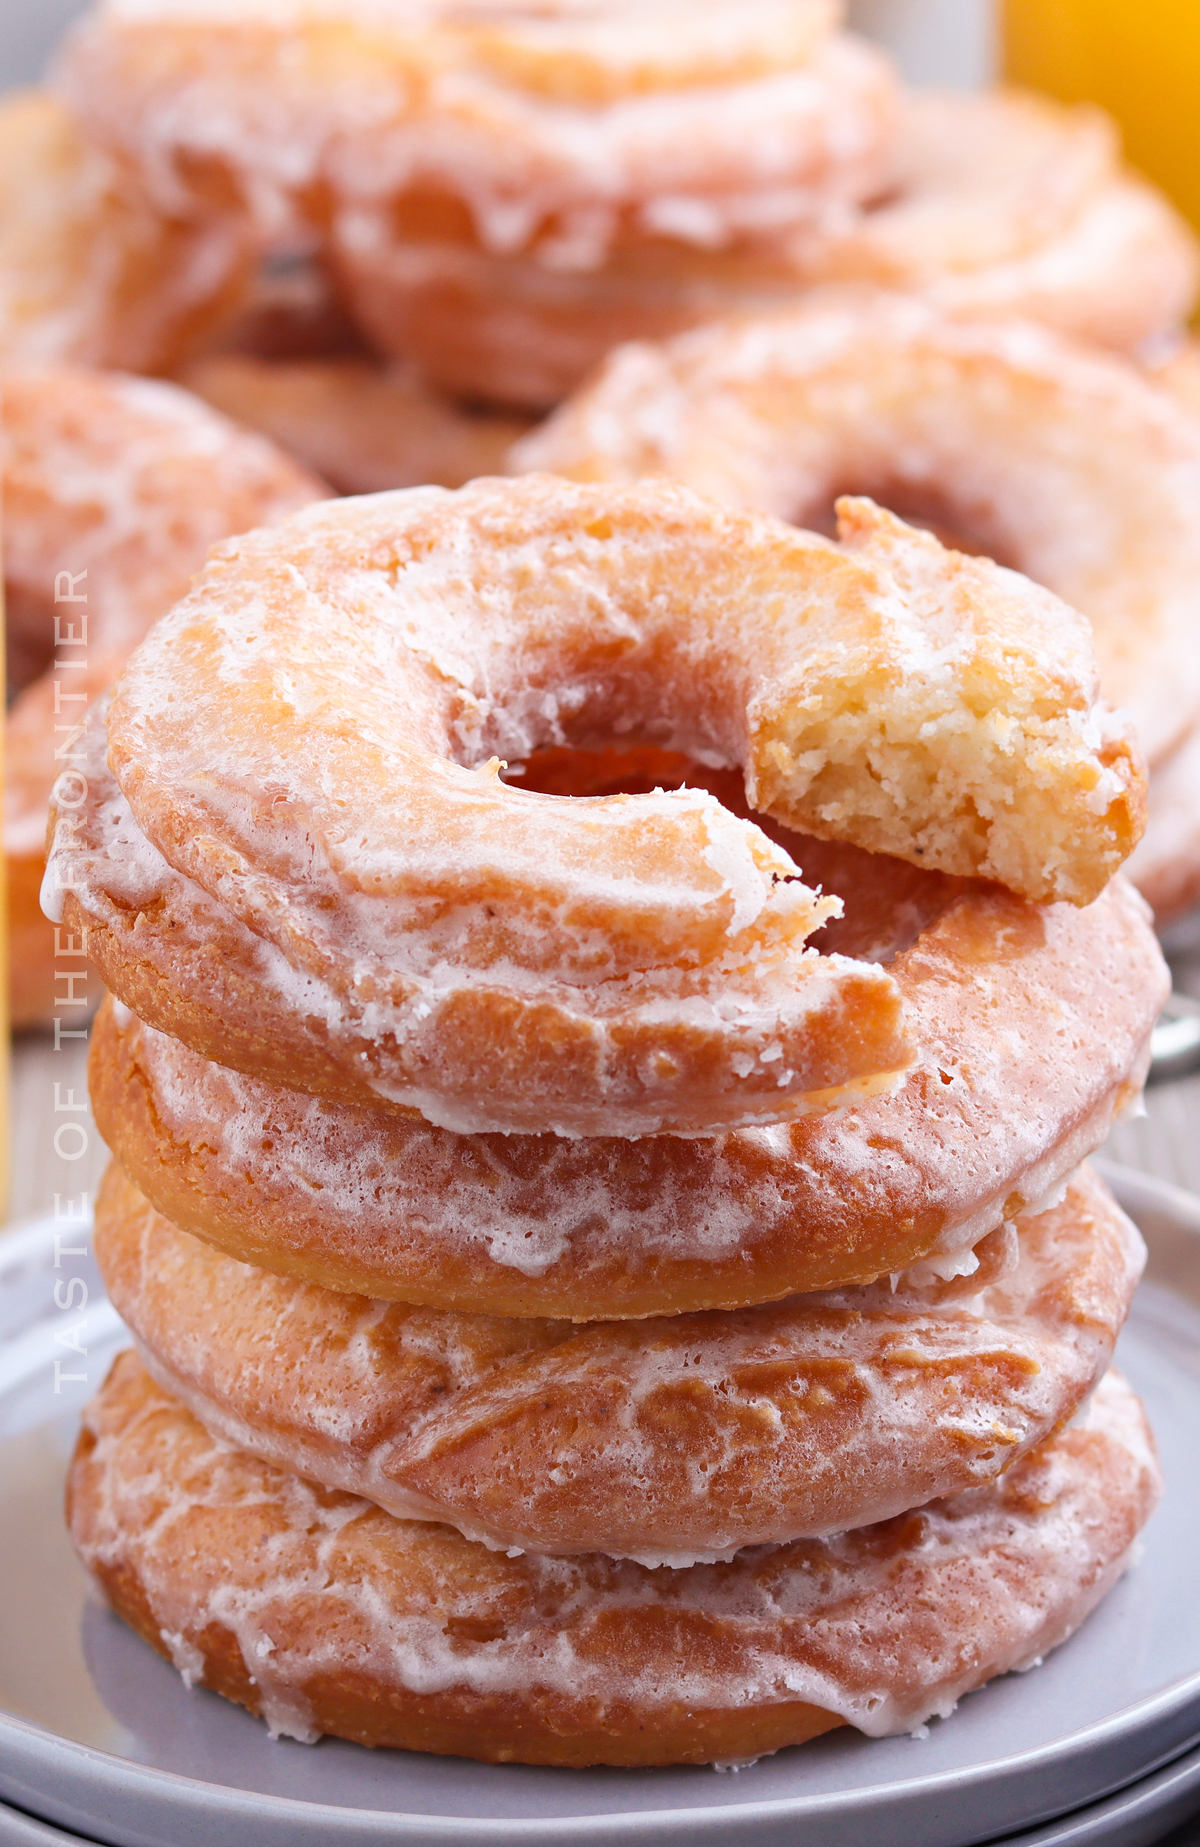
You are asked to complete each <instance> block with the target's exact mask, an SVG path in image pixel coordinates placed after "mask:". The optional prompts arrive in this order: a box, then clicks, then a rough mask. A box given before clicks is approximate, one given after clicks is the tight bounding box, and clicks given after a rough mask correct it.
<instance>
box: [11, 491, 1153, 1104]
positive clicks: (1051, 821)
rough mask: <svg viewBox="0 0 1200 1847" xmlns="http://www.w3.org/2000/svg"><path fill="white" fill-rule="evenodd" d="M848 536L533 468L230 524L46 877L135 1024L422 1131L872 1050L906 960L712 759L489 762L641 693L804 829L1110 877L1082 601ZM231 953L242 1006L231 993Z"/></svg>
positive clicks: (140, 667) (831, 1081)
mask: <svg viewBox="0 0 1200 1847" xmlns="http://www.w3.org/2000/svg"><path fill="white" fill-rule="evenodd" d="M843 529H844V541H843V543H842V545H840V546H838V545H834V544H831V543H830V542H829V541H827V540H823V539H819V538H817V537H815V536H813V535H811V534H799V533H795V532H793V531H791V530H790V529H789V528H787V527H785V526H784V525H783V524H782V523H781V522H777V521H771V520H767V519H763V518H761V517H760V516H757V515H753V514H743V513H737V512H731V513H726V512H723V511H721V510H719V509H717V508H715V507H714V506H712V505H711V504H710V503H708V502H705V501H702V500H700V499H699V498H698V497H697V496H694V495H692V494H690V493H688V492H687V491H686V490H684V489H680V488H677V487H674V486H671V485H657V484H655V485H651V484H645V485H641V486H637V487H634V488H631V489H626V488H618V489H611V488H606V487H600V488H593V487H576V486H571V485H568V484H567V483H564V482H561V481H555V480H552V479H550V478H548V477H545V478H542V477H532V478H528V479H526V480H525V481H523V482H502V481H493V482H487V481H484V482H478V483H475V484H474V485H473V486H472V487H470V488H468V489H463V490H460V491H459V493H458V494H457V495H450V494H446V493H444V492H443V491H442V490H440V489H436V488H424V489H415V490H410V491H409V492H408V493H397V494H394V495H378V496H374V497H372V498H369V499H366V500H361V501H353V502H350V501H340V502H332V501H331V502H328V503H326V504H325V505H324V506H321V507H314V508H311V509H309V510H308V511H307V512H305V513H304V514H301V515H297V516H296V517H295V518H294V519H293V520H291V521H290V522H288V523H287V525H286V526H285V527H284V528H283V529H282V531H281V532H276V533H271V532H260V533H254V534H249V535H247V536H246V537H244V538H243V539H242V540H240V541H239V542H238V543H237V544H231V545H229V546H227V547H225V548H224V549H223V551H222V552H220V553H218V554H216V555H215V556H214V557H213V559H212V560H211V561H210V563H209V566H208V567H207V569H206V571H205V572H204V573H203V574H202V576H201V578H200V579H199V580H198V583H197V587H196V589H195V590H194V591H193V592H192V594H191V595H190V596H189V597H188V598H185V599H184V601H183V602H182V603H180V604H179V605H177V607H176V609H175V610H174V611H173V612H172V613H171V615H170V616H168V617H166V618H164V619H163V621H161V622H160V623H159V624H158V626H157V627H156V628H155V630H154V632H153V634H152V636H151V637H150V638H149V639H148V640H147V642H146V643H144V644H143V646H142V647H141V649H139V651H138V653H137V655H136V657H135V659H134V660H133V662H131V664H130V666H129V667H128V668H127V669H126V670H125V672H124V674H123V675H122V677H121V680H120V682H119V684H118V686H117V688H116V690H115V694H114V698H113V704H112V709H111V712H110V713H109V715H108V722H107V761H108V765H109V766H110V768H111V771H112V773H113V777H114V778H115V781H112V782H109V783H107V784H106V783H105V780H104V778H105V769H104V762H103V759H102V758H101V757H100V756H99V752H100V750H101V748H102V745H101V744H94V745H93V751H92V757H91V759H89V761H90V762H91V764H92V766H93V767H92V768H89V770H88V772H87V777H86V782H87V786H86V787H85V788H84V789H83V790H82V791H81V792H80V794H79V796H78V798H77V799H78V806H77V808H75V809H71V808H69V807H68V806H66V805H65V804H62V803H60V805H59V817H60V818H59V822H58V825H57V829H56V840H55V848H56V852H57V853H58V854H59V857H58V860H57V865H56V866H55V867H54V868H52V870H53V873H54V876H53V879H52V880H51V881H50V883H49V885H48V899H49V901H50V903H51V904H52V905H56V902H57V894H56V892H55V890H54V889H53V888H54V886H56V885H57V887H58V888H59V892H61V893H63V894H65V905H64V908H63V911H62V916H63V920H64V921H67V920H68V919H69V920H70V921H71V922H74V923H77V924H79V925H80V926H81V927H83V926H84V924H85V920H86V921H87V922H90V923H91V925H92V928H93V935H92V939H91V949H92V953H93V956H94V958H95V959H96V961H97V963H98V965H99V966H100V968H101V969H102V971H103V973H104V976H105V979H106V980H107V981H108V984H109V985H110V986H111V987H112V988H113V990H114V992H116V993H118V994H119V995H120V996H121V997H122V998H123V999H125V1000H126V1001H127V1002H128V1003H129V1004H131V1005H132V1006H133V1007H134V1008H135V1010H136V1011H137V1012H138V1013H139V1014H140V1016H141V1017H143V1018H145V1019H147V1020H148V1021H149V1023H150V1024H152V1025H159V1026H164V1027H166V1028H167V1029H168V1030H171V1031H174V1032H176V1033H177V1036H179V1037H181V1038H183V1039H184V1040H185V1042H187V1043H189V1044H192V1045H193V1046H194V1047H195V1049H197V1050H199V1051H202V1052H204V1053H205V1055H206V1056H213V1057H218V1058H219V1059H220V1061H221V1062H224V1063H231V1064H233V1065H234V1066H236V1067H241V1068H246V1069H249V1070H252V1071H255V1072H256V1073H258V1074H260V1075H262V1076H264V1077H267V1078H268V1079H269V1078H270V1077H271V1076H273V1075H275V1074H278V1075H280V1076H281V1077H282V1080H283V1081H284V1082H288V1083H292V1084H294V1085H296V1086H297V1087H300V1088H306V1089H309V1090H313V1091H316V1092H318V1093H325V1094H331V1095H334V1096H338V1097H341V1098H343V1099H345V1100H348V1101H379V1100H384V1101H387V1102H390V1103H391V1104H393V1105H394V1106H399V1107H401V1108H405V1109H413V1108H415V1109H417V1110H419V1111H420V1113H422V1114H424V1115H425V1116H426V1117H427V1118H428V1119H429V1120H431V1121H436V1122H439V1123H440V1124H441V1125H442V1126H444V1127H449V1128H456V1129H460V1130H465V1131H475V1130H513V1129H515V1130H521V1131H528V1130H532V1131H534V1132H541V1131H543V1130H547V1129H549V1130H551V1131H553V1132H555V1133H559V1134H565V1135H596V1134H618V1135H641V1134H647V1133H658V1132H661V1131H664V1130H666V1131H684V1132H691V1131H695V1132H701V1133H703V1132H706V1131H714V1130H719V1129H721V1128H723V1127H740V1126H744V1125H746V1124H748V1123H750V1122H754V1121H758V1122H777V1121H780V1120H786V1119H788V1118H790V1117H794V1116H796V1115H798V1114H803V1113H805V1111H806V1110H807V1109H809V1108H811V1107H812V1106H813V1105H814V1104H815V1105H816V1106H817V1107H829V1106H831V1105H836V1104H838V1103H840V1102H841V1101H843V1100H845V1097H846V1095H847V1094H852V1093H847V1092H846V1090H845V1088H844V1087H845V1086H847V1085H854V1084H857V1083H861V1082H862V1080H864V1079H866V1080H870V1081H871V1082H872V1083H873V1084H874V1086H875V1087H876V1088H878V1086H879V1084H880V1083H881V1082H888V1083H890V1082H892V1081H893V1074H894V1073H895V1072H896V1071H897V1070H898V1069H900V1068H901V1067H905V1066H907V1065H908V1063H909V1062H910V1053H909V1047H908V1041H907V1040H906V1038H905V1037H904V1032H903V1027H902V1025H901V1021H900V1007H899V993H898V990H897V988H896V986H895V983H894V981H893V980H892V978H891V977H890V976H889V975H887V974H886V973H885V972H884V971H882V970H881V969H879V968H877V967H875V966H874V965H872V964H868V963H865V962H861V961H857V962H856V961H854V960H852V959H849V958H840V957H838V956H836V955H830V956H825V957H820V956H817V955H815V954H812V953H811V952H805V951H804V950H803V947H802V945H803V942H804V939H805V938H806V937H807V936H809V935H810V934H811V933H812V931H813V930H814V929H816V928H817V927H818V926H819V925H820V924H821V923H823V922H824V921H825V920H826V918H828V917H829V916H830V915H831V914H833V912H835V911H836V910H837V909H838V908H839V907H838V905H837V902H836V901H835V900H828V899H821V898H818V897H817V896H816V895H815V894H814V893H813V892H812V891H810V890H809V889H808V888H807V887H805V886H804V885H803V883H802V882H801V880H800V876H799V873H798V870H797V868H796V866H795V864H794V862H793V861H792V860H791V858H790V857H789V856H788V855H787V854H786V853H785V852H784V851H783V850H782V849H781V848H779V847H778V846H776V845H775V844H774V843H773V842H772V841H770V840H769V839H768V837H767V836H766V835H765V834H764V833H763V832H762V831H761V830H760V829H757V828H755V827H754V826H753V824H752V823H748V822H743V821H739V820H737V819H736V818H735V817H733V816H732V815H731V814H730V813H729V811H728V810H727V809H725V808H723V807H722V806H721V805H720V803H718V802H717V801H716V800H715V798H714V797H712V796H711V795H709V794H708V793H707V792H706V791H689V790H686V789H682V790H675V791H674V792H671V793H659V794H657V795H647V796H642V797H639V798H630V797H622V796H618V797H612V798H608V799H600V800H596V801H592V802H589V803H587V804H584V803H579V802H576V803H573V804H564V803H563V802H561V801H560V800H558V799H556V798H553V797H546V796H542V795H539V794H534V793H532V792H528V793H527V792H525V791H519V790H517V789H514V788H512V787H511V786H507V785H505V784H504V783H502V782H501V781H500V779H499V776H498V774H497V769H498V760H499V755H500V753H501V752H503V753H505V754H506V755H510V756H514V757H520V756H526V755H528V753H529V751H530V750H531V749H535V748H537V747H538V746H539V745H544V744H547V743H559V742H563V741H571V740H570V739H569V738H565V737H564V734H565V733H567V732H568V728H569V730H570V732H573V733H575V734H576V735H575V738H574V741H576V742H585V741H586V739H587V737H588V736H589V735H592V734H595V733H596V732H597V731H598V730H609V731H611V730H612V729H613V728H614V727H619V728H620V729H622V730H628V731H629V732H631V733H634V734H636V733H637V731H638V729H639V727H640V728H641V729H642V730H643V732H644V731H645V730H647V729H648V730H650V731H652V732H657V733H659V735H660V737H661V740H662V742H663V743H664V744H668V745H673V746H674V747H676V748H690V749H691V750H692V751H693V752H695V753H703V754H705V755H707V756H709V758H710V760H711V759H712V757H714V756H716V757H718V759H723V760H724V762H725V763H727V764H736V763H738V762H739V761H742V762H744V763H745V767H746V783H747V793H748V795H749V797H750V799H751V800H752V801H753V802H754V803H755V805H756V806H757V807H759V808H760V809H761V810H762V811H763V812H764V813H767V814H772V815H774V817H775V818H776V819H778V820H780V821H783V822H786V823H789V824H790V825H793V826H796V825H805V824H807V825H808V826H810V828H812V830H813V831H815V832H818V833H833V834H837V835H841V836H843V837H851V838H853V837H855V836H857V838H858V842H859V843H860V844H866V845H872V846H881V847H888V846H895V847H898V848H899V850H900V852H901V853H902V854H907V855H908V856H909V857H912V858H915V859H917V860H918V862H920V861H921V858H922V856H924V863H926V864H929V865H931V866H935V867H937V866H941V867H943V868H945V869H947V870H949V871H952V872H973V873H990V874H992V875H993V876H998V877H1000V878H1001V879H1004V880H1007V881H1008V882H1009V883H1010V884H1011V885H1013V886H1015V887H1018V888H1023V889H1024V890H1025V891H1026V892H1028V893H1030V894H1031V895H1034V896H1036V897H1039V898H1052V897H1059V896H1062V897H1068V898H1070V899H1072V900H1073V901H1075V902H1085V901H1086V900H1087V899H1089V898H1092V897H1094V895H1095V894H1096V892H1097V891H1098V890H1099V889H1100V888H1101V887H1102V886H1103V884H1104V883H1105V882H1106V881H1107V879H1108V877H1109V875H1110V873H1111V872H1112V871H1113V870H1114V869H1115V867H1116V865H1117V864H1119V863H1120V860H1121V859H1122V858H1124V857H1125V855H1126V854H1127V852H1128V850H1129V848H1130V846H1131V845H1132V844H1133V841H1134V839H1135V838H1136V836H1137V833H1138V832H1140V813H1139V803H1140V799H1141V786H1140V771H1139V769H1138V765H1137V762H1136V759H1135V757H1134V755H1133V752H1132V747H1131V746H1130V744H1129V743H1128V741H1127V740H1126V738H1125V736H1124V734H1123V733H1122V731H1121V729H1120V726H1119V725H1118V724H1116V723H1115V721H1112V720H1110V719H1109V718H1106V717H1105V715H1104V713H1103V710H1102V708H1100V707H1098V706H1097V705H1096V704H1095V703H1094V697H1093V689H1094V671H1093V669H1092V665H1091V659H1090V649H1089V647H1088V640H1087V635H1086V629H1085V625H1084V624H1083V623H1082V621H1081V619H1080V618H1078V617H1076V616H1075V615H1074V613H1073V612H1072V611H1070V610H1068V609H1067V608H1066V606H1065V605H1063V604H1060V603H1058V602H1057V600H1056V599H1054V598H1052V597H1050V596H1049V595H1047V594H1046V593H1045V592H1042V591H1039V590H1037V589H1036V588H1035V587H1034V586H1033V585H1031V584H1028V583H1026V582H1025V581H1024V580H1023V579H1020V578H1018V577H1016V576H1015V575H1013V574H1005V573H1002V572H1000V571H998V570H997V568H996V567H995V566H994V565H992V564H991V563H990V562H985V561H980V560H975V559H963V558H959V557H957V556H956V555H955V554H951V553H946V552H944V551H943V550H942V548H941V547H940V546H939V545H938V543H937V541H936V540H935V539H933V538H932V537H930V536H929V535H927V534H921V533H915V532H913V531H911V530H910V529H909V528H907V527H905V526H903V525H902V524H901V523H900V522H899V521H897V520H894V519H893V518H892V517H891V516H890V515H887V514H883V513H881V512H880V511H879V510H878V509H876V508H873V507H872V506H871V505H870V503H869V502H854V503H849V502H848V503H845V505H844V507H843ZM298 587H302V588H298ZM401 714H403V718H402V719H401V717H400V715H401ZM398 725H399V737H398ZM97 736H99V733H98V731H97ZM281 764H283V765H286V775H285V776H283V779H282V780H281V770H280V765H281ZM473 766H477V767H473ZM121 802H125V803H127V804H128V807H127V808H126V809H124V810H123V811H122V810H121V808H120V804H121ZM122 814H123V816H124V818H122ZM64 817H65V822H66V824H65V825H64ZM114 829H115V832H114V831H113V830H114ZM131 877H132V880H133V883H134V884H136V885H137V887H138V891H139V896H138V898H137V903H138V906H139V916H138V920H137V921H138V925H139V929H138V934H137V936H135V937H130V936H129V934H128V932H127V931H125V932H124V934H121V932H123V931H124V925H123V924H122V922H121V921H120V918H119V917H118V911H119V910H120V906H121V905H122V904H123V903H125V902H127V898H128V892H129V890H130V880H131ZM85 890H86V892H87V896H86V899H85V898H84V897H83V896H82V895H81V894H82V893H83V892H84V891H85ZM118 894H122V895H121V896H119V895H118ZM146 913H149V916H150V918H151V919H152V920H157V922H158V925H159V931H158V935H159V940H160V945H161V944H162V940H163V933H162V929H161V926H162V924H163V921H164V920H165V918H166V917H168V916H170V919H171V922H170V925H169V927H168V931H167V935H166V954H167V955H168V956H170V957H172V958H173V962H172V970H171V976H170V983H169V985H170V987H171V988H173V990H174V993H173V995H172V994H166V995H164V993H163V992H162V991H161V988H160V985H159V983H158V981H157V979H156V978H152V977H151V976H150V975H149V973H148V967H147V958H146V950H148V949H149V948H150V946H151V943H152V942H153V940H154V938H155V935H156V931H155V927H154V922H153V921H152V922H151V924H150V927H149V928H146V927H142V926H143V922H144V917H145V914H146ZM121 916H122V917H124V919H125V922H126V923H128V922H129V921H132V919H131V918H130V914H129V913H128V911H124V912H121ZM101 924H103V925H104V928H103V930H101V929H99V928H98V927H96V926H99V925H101ZM197 930H198V931H199V932H200V936H199V938H197V936H196V932H197ZM196 942H200V943H202V944H203V945H204V947H203V950H202V953H200V954H198V955H195V954H192V953H190V948H189V944H191V943H196ZM248 959H249V963H250V964H252V965H254V967H255V973H256V983H255V985H256V988H257V1000H256V1002H255V1004H254V1005H253V1006H252V1007H251V1008H250V1009H249V1010H247V1007H246V1006H245V1005H243V1006H242V1007H240V1008H237V1009H235V1010H234V1012H233V1014H232V1016H231V1015H230V1014H229V1013H228V1009H227V1008H225V1007H224V1006H222V1008H221V1010H220V1017H218V1014H217V1011H216V1010H215V1009H214V1006H213V1002H214V1000H215V993H214V989H213V980H214V976H217V977H218V979H219V980H220V981H221V982H225V981H227V980H228V979H230V978H233V979H236V978H237V974H238V968H239V965H240V967H241V968H242V969H246V967H247V964H248ZM139 969H140V970H141V971H142V972H141V973H140V974H139ZM150 988H154V990H155V992H154V993H153V994H152V993H151V992H150V991H149V990H150Z"/></svg>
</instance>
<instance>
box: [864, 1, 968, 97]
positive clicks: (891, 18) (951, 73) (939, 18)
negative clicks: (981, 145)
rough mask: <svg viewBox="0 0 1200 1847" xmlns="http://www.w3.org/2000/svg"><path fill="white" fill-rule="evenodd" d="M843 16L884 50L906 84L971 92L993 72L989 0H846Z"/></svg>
mask: <svg viewBox="0 0 1200 1847" xmlns="http://www.w3.org/2000/svg"><path fill="white" fill-rule="evenodd" d="M849 18H850V24H851V25H852V26H854V27H855V28H856V30H857V31H859V32H865V33H867V34H868V35H869V36H870V37H871V38H877V39H878V40H879V41H880V43H881V44H884V45H886V46H887V48H888V50H889V51H891V52H892V54H893V55H894V56H895V58H896V59H897V60H898V62H899V65H900V68H901V70H902V71H903V72H904V75H905V76H906V77H907V78H908V80H909V82H910V83H919V84H945V85H948V86H950V87H951V88H954V89H975V88H977V87H978V86H979V85H980V84H982V83H988V82H989V81H990V80H991V79H992V78H993V77H994V76H995V74H996V70H997V67H998V44H997V30H996V5H995V0H850V9H849Z"/></svg>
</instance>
